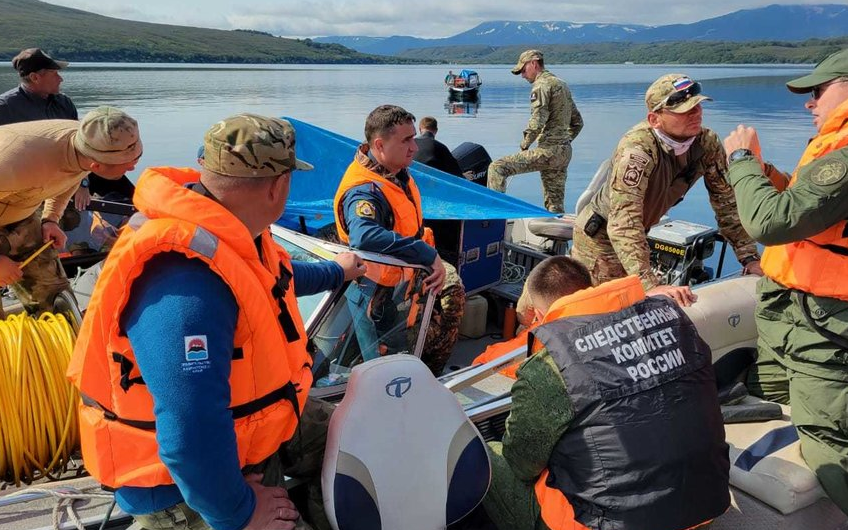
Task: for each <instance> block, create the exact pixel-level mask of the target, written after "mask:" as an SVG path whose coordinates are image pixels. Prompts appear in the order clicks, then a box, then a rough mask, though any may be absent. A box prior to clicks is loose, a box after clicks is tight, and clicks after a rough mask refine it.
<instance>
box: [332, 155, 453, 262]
mask: <svg viewBox="0 0 848 530" xmlns="http://www.w3.org/2000/svg"><path fill="white" fill-rule="evenodd" d="M369 183H373V184H375V185H377V187H379V188H380V192H381V193H382V194H383V196H384V197H385V198H386V201H388V203H389V206H390V207H391V208H392V217H393V219H394V223H393V225H392V227H391V230H392V231H393V232H397V233H398V234H400V235H401V236H403V237H417V238H419V239H423V240H424V242H425V243H427V244H428V245H430V246H435V245H436V243H435V240H434V238H433V231H432V230H430V229H429V228H427V227H425V226H424V217H423V214H422V212H421V194H420V193H419V191H418V186H416V184H415V180H413V178H412V176H411V175H410V177H409V182H408V183H407V186H409V194H410V195H411V196H412V200H410V199H409V197H407V195H406V192H404V191H403V189H401V187H400V186H398V185H397V184H395V183H394V182H392V181H390V180H389V179H387V178H384V177H381V176H380V175H378V174H377V173H375V172H373V171H370V170H369V169H366V168H365V167H363V166H362V164H360V163H359V162H357V161H356V160H354V161H353V162H351V164H350V165H349V166H348V168H347V171H345V174H344V177H342V181H341V182H340V183H339V188H338V189H337V190H336V196H335V198H334V199H333V209H334V211H335V213H336V231H337V232H338V233H339V239H341V240H342V242H344V243H350V237H349V234H348V231H347V223H346V222H345V219H344V205H343V204H342V201H343V200H344V196H345V194H346V193H347V192H348V191H349V190H350V189H351V188H355V187H356V186H360V185H362V184H369Z"/></svg>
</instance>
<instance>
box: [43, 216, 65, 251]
mask: <svg viewBox="0 0 848 530" xmlns="http://www.w3.org/2000/svg"><path fill="white" fill-rule="evenodd" d="M41 237H42V239H43V240H44V242H45V243H47V242H48V241H50V240H51V239H52V240H53V248H57V249H58V248H63V247H64V246H65V243H67V242H68V236H66V235H65V232H62V229H61V228H59V223H56V222H55V221H46V222H44V223H42V224H41Z"/></svg>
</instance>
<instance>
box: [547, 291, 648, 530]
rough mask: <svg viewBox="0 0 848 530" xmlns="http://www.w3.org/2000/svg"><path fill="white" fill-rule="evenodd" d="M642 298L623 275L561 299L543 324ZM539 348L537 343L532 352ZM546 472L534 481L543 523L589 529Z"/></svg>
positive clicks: (557, 529) (566, 529) (554, 528)
mask: <svg viewBox="0 0 848 530" xmlns="http://www.w3.org/2000/svg"><path fill="white" fill-rule="evenodd" d="M644 299H645V290H644V289H643V288H642V283H641V281H640V280H639V277H638V276H626V277H624V278H617V279H615V280H611V281H608V282H606V283H602V284H601V285H598V286H597V287H590V288H588V289H583V290H580V291H577V292H576V293H573V294H570V295H567V296H563V297H562V298H560V299H559V300H557V301H556V302H554V303H553V304H551V307H550V308H549V309H548V312H547V313H546V314H545V318H544V319H543V323H548V322H553V321H554V320H559V319H561V318H568V317H574V316H580V315H600V314H604V313H614V312H616V311H621V310H622V309H624V308H626V307H630V306H632V305H633V304H636V303H637V302H640V301H642V300H644ZM541 347H542V345H541V343H539V342H538V341H536V343H535V346H534V352H535V351H537V350H538V349H540V348H541ZM547 479H548V470H547V469H546V470H545V471H544V472H543V473H542V474H541V475H540V476H539V478H538V479H537V480H536V487H535V493H536V500H537V502H538V503H539V507H540V508H541V511H542V520H543V521H544V522H545V524H546V525H547V526H548V528H550V529H551V530H588V529H587V527H585V526H583V525H582V524H580V523H578V522H577V521H575V520H574V509H573V508H572V506H571V503H569V502H568V499H567V498H566V497H565V495H563V493H562V492H561V491H560V490H558V489H557V488H551V487H548V485H547Z"/></svg>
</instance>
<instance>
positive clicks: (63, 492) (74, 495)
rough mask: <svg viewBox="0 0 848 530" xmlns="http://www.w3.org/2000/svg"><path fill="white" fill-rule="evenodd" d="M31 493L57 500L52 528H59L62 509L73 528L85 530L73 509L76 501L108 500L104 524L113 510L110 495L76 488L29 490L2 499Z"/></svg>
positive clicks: (54, 506)
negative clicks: (109, 501)
mask: <svg viewBox="0 0 848 530" xmlns="http://www.w3.org/2000/svg"><path fill="white" fill-rule="evenodd" d="M33 493H40V494H42V495H46V496H50V497H54V498H55V499H56V500H57V502H56V504H54V505H53V528H61V523H62V520H61V518H62V508H64V509H65V513H66V514H67V515H68V520H70V521H71V522H72V523H73V524H74V526H76V527H77V529H78V530H85V525H83V523H82V520H81V519H80V518H79V514H77V511H76V509H75V508H74V504H75V503H76V502H78V501H83V500H91V499H110V500H111V501H112V504H111V505H110V506H109V509H108V513H107V515H106V518H105V519H104V523H105V522H106V521H108V520H109V517H110V516H111V513H112V509H113V508H114V504H115V499H114V495H112V494H111V493H83V492H81V491H79V490H78V489H76V488H64V489H55V490H52V489H45V488H29V489H26V490H22V491H19V492H16V493H12V494H10V495H7V496H6V497H4V499H7V500H8V499H11V498H13V497H16V496H19V495H32V494H33Z"/></svg>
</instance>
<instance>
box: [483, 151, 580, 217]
mask: <svg viewBox="0 0 848 530" xmlns="http://www.w3.org/2000/svg"><path fill="white" fill-rule="evenodd" d="M569 162H571V143H566V144H564V145H555V146H551V145H543V146H538V147H536V148H534V149H528V150H526V151H519V152H518V153H516V154H514V155H508V156H505V157H503V158H499V159H497V160H495V161H494V162H492V163H491V164H490V165H489V173H488V179H489V188H491V189H493V190H495V191H499V192H501V193H503V192H505V191H506V179H507V178H508V177H511V176H512V175H518V174H521V173H531V172H533V171H539V172H541V174H542V195H543V199H544V203H545V209H546V210H548V211H549V212H555V213H562V212H564V211H565V207H564V204H563V203H564V201H565V181H566V180H567V179H568V163H569Z"/></svg>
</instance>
